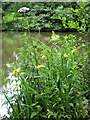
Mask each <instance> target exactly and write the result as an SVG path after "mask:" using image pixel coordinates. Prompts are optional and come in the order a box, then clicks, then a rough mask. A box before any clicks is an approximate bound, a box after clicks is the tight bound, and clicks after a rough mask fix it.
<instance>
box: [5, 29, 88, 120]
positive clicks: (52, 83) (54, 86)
mask: <svg viewBox="0 0 90 120" xmlns="http://www.w3.org/2000/svg"><path fill="white" fill-rule="evenodd" d="M50 43H51V44H52V47H49V46H47V45H46V44H44V43H42V42H41V41H33V42H31V43H30V42H29V39H28V37H27V35H26V33H25V45H24V46H23V47H21V48H18V50H19V53H18V57H19V58H18V60H17V61H16V63H12V64H11V67H10V70H11V72H12V71H13V74H12V76H13V77H14V80H10V84H11V87H10V89H7V86H6V91H4V95H5V97H6V100H7V106H9V107H8V114H9V115H10V118H18V119H21V118H29V119H32V120H35V119H36V120H37V119H42V118H43V119H50V120H51V119H52V120H53V119H55V120H58V119H74V118H76V119H77V118H82V117H85V116H86V115H87V114H88V112H87V109H85V108H84V106H85V104H87V102H88V101H87V99H86V98H85V97H84V94H85V92H86V89H88V84H87V82H85V81H86V80H87V68H88V65H87V61H88V58H87V54H86V51H85V50H86V44H85V43H83V41H82V39H81V37H79V39H77V38H76V36H73V35H72V34H70V35H68V36H63V39H62V40H61V39H60V37H59V36H58V35H56V34H55V33H54V31H52V37H51V40H50ZM83 50H84V51H85V52H84V51H83ZM81 51H83V52H81ZM14 81H15V84H14V86H12V84H13V82H14ZM9 92H10V95H11V96H8V94H9Z"/></svg>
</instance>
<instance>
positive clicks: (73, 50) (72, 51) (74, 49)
mask: <svg viewBox="0 0 90 120" xmlns="http://www.w3.org/2000/svg"><path fill="white" fill-rule="evenodd" d="M76 50H77V49H76V47H75V46H74V47H73V48H72V50H71V53H72V54H73V53H74V52H75V51H76Z"/></svg>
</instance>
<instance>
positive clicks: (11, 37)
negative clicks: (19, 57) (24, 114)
mask: <svg viewBox="0 0 90 120" xmlns="http://www.w3.org/2000/svg"><path fill="white" fill-rule="evenodd" d="M30 34H31V39H30V41H33V40H41V41H42V42H44V43H46V44H48V43H49V40H50V38H51V35H52V33H51V32H41V33H38V32H31V33H29V35H30ZM56 34H58V35H60V36H64V35H68V34H74V35H76V36H77V37H80V36H81V35H80V34H79V33H75V32H72V33H71V32H56ZM23 35H24V32H11V31H8V32H2V68H3V69H4V70H5V73H6V74H5V75H6V76H8V72H7V66H6V64H8V63H12V62H13V61H15V58H16V57H15V55H16V53H17V52H18V50H17V48H19V47H21V46H23V44H24V40H20V39H22V38H24V36H23ZM81 37H82V39H83V40H84V39H85V40H86V41H88V36H86V35H85V34H83V35H82V36H81Z"/></svg>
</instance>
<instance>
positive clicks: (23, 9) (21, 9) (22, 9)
mask: <svg viewBox="0 0 90 120" xmlns="http://www.w3.org/2000/svg"><path fill="white" fill-rule="evenodd" d="M28 10H29V8H27V7H22V8H20V9H19V10H18V12H26V11H28Z"/></svg>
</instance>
